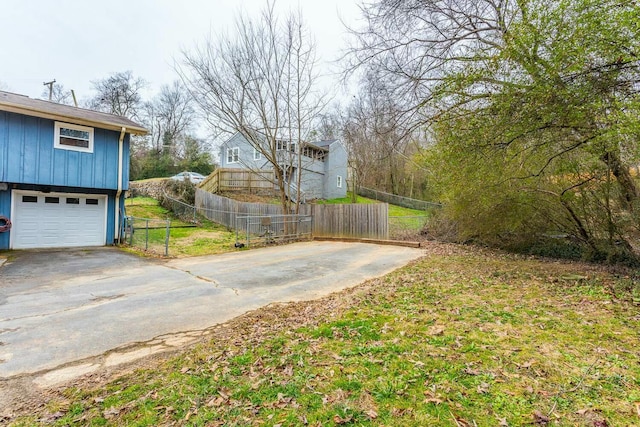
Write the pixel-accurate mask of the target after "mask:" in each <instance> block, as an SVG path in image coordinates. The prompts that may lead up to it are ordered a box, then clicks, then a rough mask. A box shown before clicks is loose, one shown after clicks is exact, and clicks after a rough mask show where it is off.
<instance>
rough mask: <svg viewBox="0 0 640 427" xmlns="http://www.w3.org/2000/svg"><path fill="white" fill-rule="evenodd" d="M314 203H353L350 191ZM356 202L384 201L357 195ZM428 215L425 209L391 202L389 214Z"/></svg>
mask: <svg viewBox="0 0 640 427" xmlns="http://www.w3.org/2000/svg"><path fill="white" fill-rule="evenodd" d="M313 203H317V204H319V205H338V204H349V203H353V202H352V201H351V195H350V193H347V197H340V198H337V199H329V200H316V201H314V202H313ZM356 203H364V204H369V203H383V202H379V201H378V200H374V199H369V198H367V197H362V196H357V198H356ZM424 215H426V213H425V211H421V210H417V209H409V208H404V207H402V206H398V205H392V204H389V216H424Z"/></svg>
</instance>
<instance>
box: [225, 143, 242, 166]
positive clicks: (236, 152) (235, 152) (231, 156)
mask: <svg viewBox="0 0 640 427" xmlns="http://www.w3.org/2000/svg"><path fill="white" fill-rule="evenodd" d="M239 157H240V148H238V147H233V148H227V163H238V162H239V161H240V159H239Z"/></svg>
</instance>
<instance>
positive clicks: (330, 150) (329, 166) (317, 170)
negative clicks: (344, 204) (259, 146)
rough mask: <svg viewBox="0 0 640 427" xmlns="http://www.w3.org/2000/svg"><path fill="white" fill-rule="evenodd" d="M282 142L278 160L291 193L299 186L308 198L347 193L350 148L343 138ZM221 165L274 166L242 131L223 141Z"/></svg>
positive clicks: (335, 196) (253, 168)
mask: <svg viewBox="0 0 640 427" xmlns="http://www.w3.org/2000/svg"><path fill="white" fill-rule="evenodd" d="M278 144H279V147H278V163H279V165H280V167H281V168H282V170H283V171H284V174H285V180H286V181H287V184H288V185H289V191H290V194H292V195H293V194H296V192H297V191H296V190H297V186H299V188H300V192H301V194H302V196H303V197H304V199H307V200H309V199H334V198H338V197H345V196H346V195H347V150H346V148H345V146H344V144H343V143H342V142H341V141H340V140H338V139H333V140H327V141H316V142H312V143H308V142H307V143H304V145H303V146H302V147H298V146H297V144H295V143H291V142H289V141H284V140H283V141H282V142H279V143H278ZM298 155H300V156H301V158H300V161H298ZM298 166H300V168H301V169H302V171H301V174H300V182H297V179H298V170H297V169H298ZM220 167H221V168H228V169H248V170H253V171H255V170H272V169H273V165H272V164H271V163H269V162H268V161H267V160H266V159H265V158H264V156H263V155H262V153H260V151H259V150H256V149H255V148H254V147H253V146H252V145H251V143H249V141H247V139H246V138H245V137H244V136H242V135H241V134H240V133H236V134H235V135H233V136H232V137H231V138H229V139H228V140H227V141H225V142H224V143H222V144H221V145H220Z"/></svg>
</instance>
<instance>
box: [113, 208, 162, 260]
mask: <svg viewBox="0 0 640 427" xmlns="http://www.w3.org/2000/svg"><path fill="white" fill-rule="evenodd" d="M124 229H125V234H124V241H125V243H126V244H128V245H129V246H133V247H135V248H138V249H142V250H145V251H147V252H152V253H154V254H158V255H164V256H168V255H169V238H170V236H171V220H169V219H149V218H136V217H133V216H128V217H126V218H125V227H124Z"/></svg>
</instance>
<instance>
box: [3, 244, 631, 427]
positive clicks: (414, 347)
mask: <svg viewBox="0 0 640 427" xmlns="http://www.w3.org/2000/svg"><path fill="white" fill-rule="evenodd" d="M427 251H428V255H427V256H426V257H425V258H423V259H421V260H418V261H417V262H414V263H412V264H410V265H409V266H407V267H405V268H402V269H400V270H398V271H396V272H394V273H392V274H389V275H387V276H385V277H383V278H381V279H375V280H372V281H369V282H367V283H365V284H363V285H360V286H358V287H356V288H355V289H351V290H347V291H343V292H341V293H339V294H334V295H332V296H329V297H327V298H324V299H322V300H319V301H315V302H300V303H291V304H280V305H277V306H270V307H266V308H264V309H261V310H258V311H255V312H252V313H249V314H248V315H246V316H244V317H242V318H239V319H236V320H235V321H233V322H230V323H229V324H226V325H224V326H221V327H220V328H217V329H215V330H213V331H212V336H213V338H212V339H211V340H210V341H209V342H206V343H203V344H200V345H198V346H196V347H194V348H191V349H189V350H186V351H185V352H184V353H182V354H180V355H178V356H176V357H173V358H171V359H170V360H168V361H166V362H162V363H158V362H156V363H157V364H153V363H152V364H151V365H150V366H148V368H147V369H141V370H138V371H136V372H134V373H132V374H128V375H125V376H122V377H120V378H118V379H115V380H113V381H111V382H109V383H106V384H99V385H95V384H91V383H89V384H87V385H84V386H82V385H79V386H76V387H72V388H69V389H66V390H63V391H61V392H59V393H58V395H57V397H56V398H53V399H51V400H50V401H49V402H48V403H47V405H46V406H45V407H44V408H41V409H39V410H37V411H35V413H31V414H30V415H27V416H25V417H24V418H21V419H19V420H17V421H15V424H14V425H16V426H26V425H37V424H48V423H50V424H53V425H58V426H63V425H69V426H79V425H116V426H124V425H137V426H151V425H173V424H176V425H193V426H204V425H207V426H254V425H255V426H258V425H264V426H298V425H309V426H343V425H344V426H349V425H354V426H356V425H357V426H382V425H384V426H451V427H459V426H475V425H477V426H521V425H536V426H545V425H554V426H556V425H557V426H578V425H584V426H623V425H624V426H628V425H638V424H640V363H639V358H638V347H639V345H640V340H639V338H638V330H640V308H639V307H638V306H634V305H633V299H632V298H630V295H631V294H632V293H633V292H636V291H638V290H640V289H639V286H640V285H639V283H638V281H637V277H636V278H633V276H629V275H625V274H622V275H619V276H616V275H613V274H610V273H608V272H606V271H604V270H602V269H601V267H595V266H590V265H585V264H574V263H564V262H558V261H553V262H551V261H540V260H536V259H532V258H527V257H519V256H511V255H504V254H495V253H492V252H488V251H473V252H472V251H471V250H467V249H465V248H461V247H457V246H448V245H434V246H433V247H431V248H430V249H427ZM80 384H81V383H80ZM53 414H55V415H53Z"/></svg>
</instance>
